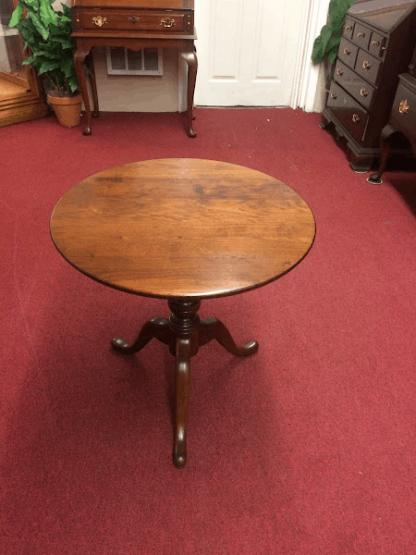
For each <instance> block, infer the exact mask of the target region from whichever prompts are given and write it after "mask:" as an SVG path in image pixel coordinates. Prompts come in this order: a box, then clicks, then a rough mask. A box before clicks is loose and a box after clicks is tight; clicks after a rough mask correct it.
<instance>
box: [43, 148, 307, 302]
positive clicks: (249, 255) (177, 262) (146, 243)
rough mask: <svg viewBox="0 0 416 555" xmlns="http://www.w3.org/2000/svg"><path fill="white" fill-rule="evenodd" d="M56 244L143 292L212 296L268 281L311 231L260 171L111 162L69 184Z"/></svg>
mask: <svg viewBox="0 0 416 555" xmlns="http://www.w3.org/2000/svg"><path fill="white" fill-rule="evenodd" d="M50 229H51V235H52V239H53V242H54V244H55V246H56V247H57V249H58V251H59V252H60V253H61V254H62V256H63V257H64V258H65V259H66V260H67V261H68V262H69V263H70V264H72V265H73V266H74V267H75V268H77V269H78V270H80V271H81V272H83V273H84V274H86V275H87V276H89V277H91V278H93V279H95V280H97V281H99V282H100V283H103V284H105V285H108V286H110V287H114V288H116V289H121V290H124V291H128V292H130V293H135V294H138V295H143V296H149V297H161V298H170V297H180V298H188V297H193V298H201V299H202V298H210V297H221V296H227V295H233V294H236V293H240V292H243V291H248V290H250V289H254V288H256V287H260V286H262V285H265V284H266V283H269V282H271V281H273V280H275V279H277V278H279V277H280V276H282V275H283V274H285V273H286V272H288V271H289V270H290V269H292V268H293V267H294V266H296V264H298V263H299V262H300V261H301V260H302V259H303V258H304V257H305V255H306V254H307V253H308V251H309V249H310V248H311V246H312V244H313V241H314V237H315V221H314V217H313V214H312V212H311V210H310V208H309V207H308V205H307V204H306V202H305V201H304V200H303V199H302V198H301V197H300V196H299V195H298V194H297V193H296V192H295V191H293V190H292V189H291V188H289V187H287V186H286V185H284V184H283V183H281V182H280V181H278V180H277V179H275V178H273V177H271V176H269V175H266V174H264V173H261V172H258V171H256V170H252V169H249V168H245V167H243V166H237V165H234V164H227V163H224V162H217V161H213V160H198V159H192V158H175V159H170V158H167V159H161V160H148V161H145V162H136V163H132V164H126V165H124V166H117V167H114V168H111V169H108V170H105V171H102V172H100V173H97V174H95V175H93V176H91V177H88V178H87V179H85V180H84V181H82V182H81V183H79V184H78V185H76V186H74V187H73V188H72V189H70V190H69V191H68V192H67V193H66V194H65V195H64V196H63V197H62V198H61V199H60V200H59V202H58V203H57V205H56V206H55V208H54V211H53V213H52V217H51V222H50Z"/></svg>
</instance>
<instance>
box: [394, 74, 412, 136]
mask: <svg viewBox="0 0 416 555" xmlns="http://www.w3.org/2000/svg"><path fill="white" fill-rule="evenodd" d="M392 113H393V114H394V116H393V117H394V121H397V122H398V123H399V125H400V127H402V128H403V129H406V130H407V131H409V134H410V135H412V137H415V136H416V84H415V86H414V90H410V89H408V88H407V87H405V86H404V85H403V84H402V83H400V84H399V86H398V88H397V92H396V96H395V99H394V102H393V109H392Z"/></svg>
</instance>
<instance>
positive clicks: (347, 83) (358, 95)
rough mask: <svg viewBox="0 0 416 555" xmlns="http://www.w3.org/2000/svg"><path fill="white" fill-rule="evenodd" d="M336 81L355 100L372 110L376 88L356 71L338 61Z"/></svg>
mask: <svg viewBox="0 0 416 555" xmlns="http://www.w3.org/2000/svg"><path fill="white" fill-rule="evenodd" d="M335 81H336V82H337V83H339V84H340V85H341V87H342V88H343V89H344V90H346V91H347V92H348V93H349V94H350V95H351V96H352V97H353V98H354V99H355V100H358V102H359V103H360V104H361V105H362V106H364V108H366V109H367V110H369V109H370V106H371V101H372V99H373V95H374V92H375V89H374V87H372V86H371V85H369V84H368V83H367V82H366V81H364V79H361V77H359V76H358V75H357V74H356V73H354V71H352V70H351V69H349V68H348V67H347V66H346V65H344V64H343V63H342V62H340V61H339V60H337V62H336V66H335Z"/></svg>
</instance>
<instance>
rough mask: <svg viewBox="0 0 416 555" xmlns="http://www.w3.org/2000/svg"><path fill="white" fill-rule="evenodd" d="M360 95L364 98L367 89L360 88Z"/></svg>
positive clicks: (366, 94)
mask: <svg viewBox="0 0 416 555" xmlns="http://www.w3.org/2000/svg"><path fill="white" fill-rule="evenodd" d="M360 95H361V96H363V97H364V98H365V97H366V96H368V91H367V90H366V89H360Z"/></svg>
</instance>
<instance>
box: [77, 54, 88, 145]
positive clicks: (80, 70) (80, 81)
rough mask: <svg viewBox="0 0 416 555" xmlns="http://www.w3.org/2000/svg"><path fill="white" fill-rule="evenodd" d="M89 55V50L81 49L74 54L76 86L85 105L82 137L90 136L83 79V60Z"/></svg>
mask: <svg viewBox="0 0 416 555" xmlns="http://www.w3.org/2000/svg"><path fill="white" fill-rule="evenodd" d="M89 53H90V50H84V48H82V47H77V49H76V50H75V52H74V67H75V73H76V74H77V79H78V85H79V88H80V89H81V94H82V100H83V101H84V105H85V116H86V119H87V121H86V126H85V128H84V131H83V134H84V135H91V107H90V100H89V98H88V89H87V82H86V79H85V71H84V61H85V58H86V57H87V56H88V54H89Z"/></svg>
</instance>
